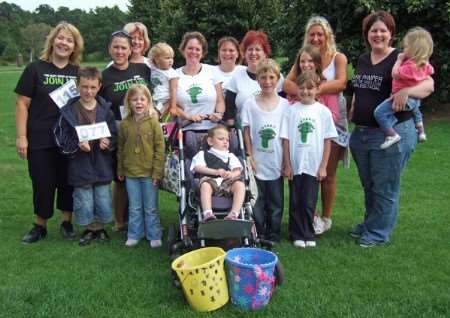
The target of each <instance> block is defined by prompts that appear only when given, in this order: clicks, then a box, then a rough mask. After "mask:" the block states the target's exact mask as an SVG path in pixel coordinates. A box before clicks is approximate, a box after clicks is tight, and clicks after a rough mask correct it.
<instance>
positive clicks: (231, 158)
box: [190, 125, 245, 222]
mask: <svg viewBox="0 0 450 318" xmlns="http://www.w3.org/2000/svg"><path fill="white" fill-rule="evenodd" d="M206 141H207V143H208V145H209V147H210V148H209V149H208V150H205V151H204V150H200V151H199V152H198V153H197V154H196V155H195V156H194V158H193V159H192V162H191V165H190V170H191V171H192V172H194V173H195V174H194V177H195V178H198V179H199V180H200V181H199V189H200V203H201V208H202V218H203V221H204V222H207V221H211V220H214V219H216V216H215V214H214V212H213V210H212V196H213V195H214V196H219V197H220V196H224V197H230V196H232V198H233V199H232V206H231V209H230V211H229V213H228V214H227V215H226V216H225V219H226V220H235V219H237V218H238V217H239V214H240V210H241V207H242V204H243V203H244V199H245V184H244V182H243V180H242V169H243V166H242V164H241V162H240V161H239V159H238V158H237V157H236V155H235V154H233V153H232V152H230V151H229V146H230V138H229V132H228V129H227V128H226V127H225V126H223V125H217V126H215V127H213V128H211V129H209V130H208V134H207V139H206Z"/></svg>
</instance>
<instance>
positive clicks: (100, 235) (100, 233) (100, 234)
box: [95, 229, 109, 242]
mask: <svg viewBox="0 0 450 318" xmlns="http://www.w3.org/2000/svg"><path fill="white" fill-rule="evenodd" d="M95 236H96V239H97V241H99V242H106V241H109V235H108V232H106V231H105V229H100V230H97V231H95Z"/></svg>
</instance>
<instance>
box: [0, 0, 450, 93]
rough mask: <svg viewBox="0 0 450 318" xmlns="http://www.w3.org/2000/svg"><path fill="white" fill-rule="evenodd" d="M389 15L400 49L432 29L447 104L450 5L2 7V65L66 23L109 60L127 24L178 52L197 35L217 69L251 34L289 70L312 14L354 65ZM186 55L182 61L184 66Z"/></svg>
mask: <svg viewBox="0 0 450 318" xmlns="http://www.w3.org/2000/svg"><path fill="white" fill-rule="evenodd" d="M378 9H384V10H387V11H389V12H391V13H392V14H393V15H394V17H395V19H396V22H397V35H396V39H397V40H398V41H397V42H396V44H397V45H399V40H400V39H401V38H402V36H403V34H404V33H405V32H406V31H407V30H408V29H409V28H411V27H414V26H417V25H420V26H422V27H424V28H426V29H428V30H429V31H430V32H431V34H432V35H433V38H434V41H435V53H434V55H433V57H432V60H431V62H432V64H433V65H434V66H435V68H436V75H435V80H436V88H437V90H436V93H435V94H434V95H433V99H434V100H435V101H436V102H447V101H448V98H449V93H450V77H447V76H446V75H447V72H448V70H449V58H448V56H449V55H450V28H449V25H450V1H448V0H402V1H400V0H394V1H388V0H321V1H307V0H296V1H291V0H265V1H264V0H225V1H223V0H195V1H194V0H130V5H129V10H128V12H126V13H125V12H122V11H121V10H120V9H119V8H118V7H117V6H115V7H112V8H107V7H104V8H102V7H98V8H96V9H95V10H89V11H84V10H80V9H75V10H70V9H69V8H67V7H59V8H58V9H56V10H55V9H53V8H52V7H50V6H48V5H41V6H39V7H38V8H37V9H36V10H35V11H33V12H28V11H24V10H22V9H21V8H20V7H19V6H17V5H14V4H9V3H6V2H2V3H0V60H2V61H7V62H12V61H15V59H16V56H17V54H18V53H21V54H22V55H23V56H24V59H25V60H28V59H29V54H30V51H31V50H33V53H34V55H35V56H36V55H39V54H38V53H39V51H40V49H41V48H42V43H43V41H44V38H45V35H44V34H45V33H46V31H48V29H49V27H51V26H54V25H56V24H57V23H58V22H59V21H61V20H66V21H68V22H71V23H73V24H74V25H76V26H77V27H78V28H79V29H80V32H81V33H82V35H83V37H84V40H85V42H86V51H85V55H84V60H86V61H100V60H105V61H106V60H107V59H108V57H107V50H106V46H107V42H108V36H109V34H111V32H113V31H115V30H117V29H120V28H121V27H122V26H123V25H124V24H125V23H126V22H128V21H141V22H143V23H144V24H146V25H147V27H148V28H149V32H150V37H151V40H152V43H156V42H158V41H165V42H167V43H169V44H170V45H171V46H172V47H174V48H177V47H178V45H179V43H180V40H181V37H182V35H183V34H184V32H186V31H193V30H198V31H200V32H202V33H203V34H204V35H205V36H206V38H207V39H208V42H209V53H208V55H207V56H206V58H205V62H207V63H215V62H216V60H215V58H216V52H217V40H218V39H219V38H221V37H222V36H225V35H233V36H234V37H236V38H237V39H238V40H240V39H242V37H243V35H244V34H245V32H246V31H248V30H250V29H262V30H264V31H266V32H267V33H268V34H269V38H270V40H271V44H272V49H273V55H275V56H277V57H287V59H284V61H285V63H284V65H283V69H284V70H287V69H288V68H289V67H290V65H291V63H292V60H293V58H294V57H295V54H296V52H297V50H298V49H299V48H300V46H301V43H302V42H303V34H304V26H305V23H306V21H307V20H308V18H309V17H310V16H312V15H317V14H318V15H322V16H324V17H326V18H327V19H328V20H329V21H330V23H331V25H332V27H333V29H334V31H335V35H336V39H337V44H338V48H339V50H341V51H342V52H344V53H345V54H346V55H347V57H348V58H349V61H350V62H351V63H352V64H353V65H355V63H356V61H357V59H358V56H359V55H361V53H363V52H364V51H365V50H366V48H365V47H364V42H363V40H362V35H361V22H362V19H363V18H364V17H365V16H366V15H367V14H369V13H370V12H371V11H374V10H378ZM180 63H181V55H180V54H177V64H178V65H180Z"/></svg>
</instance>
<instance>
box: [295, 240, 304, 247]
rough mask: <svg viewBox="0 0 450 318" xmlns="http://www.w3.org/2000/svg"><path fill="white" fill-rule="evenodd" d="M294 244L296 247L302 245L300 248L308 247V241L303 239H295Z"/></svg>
mask: <svg viewBox="0 0 450 318" xmlns="http://www.w3.org/2000/svg"><path fill="white" fill-rule="evenodd" d="M294 246H295V247H300V248H305V247H306V243H305V241H302V240H295V241H294Z"/></svg>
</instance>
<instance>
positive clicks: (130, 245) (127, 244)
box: [125, 239, 139, 247]
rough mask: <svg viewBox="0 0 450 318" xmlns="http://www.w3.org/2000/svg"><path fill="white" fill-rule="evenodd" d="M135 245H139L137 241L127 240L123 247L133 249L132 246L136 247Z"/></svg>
mask: <svg viewBox="0 0 450 318" xmlns="http://www.w3.org/2000/svg"><path fill="white" fill-rule="evenodd" d="M137 243H139V240H133V239H128V240H127V241H126V242H125V246H128V247H133V246H136V245H137Z"/></svg>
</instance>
